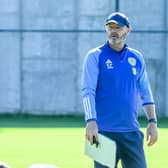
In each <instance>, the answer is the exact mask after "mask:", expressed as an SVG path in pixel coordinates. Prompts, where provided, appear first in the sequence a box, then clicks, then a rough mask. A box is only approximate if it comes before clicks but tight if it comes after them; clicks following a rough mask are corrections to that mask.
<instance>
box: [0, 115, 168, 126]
mask: <svg viewBox="0 0 168 168" xmlns="http://www.w3.org/2000/svg"><path fill="white" fill-rule="evenodd" d="M139 123H140V126H141V127H142V128H145V127H146V126H147V119H146V118H145V117H140V118H139ZM0 127H1V128H6V127H9V128H12V127H13V128H16V127H19V128H50V127H51V128H84V127H85V121H84V116H83V115H80V116H74V115H68V116H67V115H60V116H45V115H29V114H15V115H13V114H12V115H11V114H5V115H0ZM158 127H159V128H168V118H160V119H158Z"/></svg>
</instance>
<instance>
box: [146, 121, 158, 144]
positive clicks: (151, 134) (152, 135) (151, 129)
mask: <svg viewBox="0 0 168 168" xmlns="http://www.w3.org/2000/svg"><path fill="white" fill-rule="evenodd" d="M157 139H158V129H157V124H156V123H152V122H151V123H149V124H148V126H147V131H146V141H147V145H148V146H152V145H153V144H154V143H155V142H156V141H157Z"/></svg>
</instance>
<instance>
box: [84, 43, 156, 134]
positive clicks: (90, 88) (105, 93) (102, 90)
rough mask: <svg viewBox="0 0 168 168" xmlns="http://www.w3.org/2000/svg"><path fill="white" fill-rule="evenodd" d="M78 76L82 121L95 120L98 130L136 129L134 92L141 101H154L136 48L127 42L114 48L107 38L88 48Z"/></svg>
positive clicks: (126, 130)
mask: <svg viewBox="0 0 168 168" xmlns="http://www.w3.org/2000/svg"><path fill="white" fill-rule="evenodd" d="M82 76H83V77H82V78H83V79H82V94H83V105H84V110H85V120H86V122H88V121H90V120H96V121H97V124H98V128H99V131H112V132H130V131H136V130H138V129H139V124H138V121H137V117H138V111H137V102H138V95H140V98H141V100H142V105H146V104H153V103H154V100H153V96H152V92H151V88H150V84H149V81H148V77H147V73H146V70H145V63H144V60H143V57H142V55H141V53H140V52H138V51H137V50H134V49H132V48H129V47H128V46H127V45H125V46H124V48H123V49H122V50H121V51H119V52H117V51H115V50H114V49H112V48H110V47H109V44H108V42H107V43H105V44H104V45H102V46H99V47H97V48H95V49H92V50H91V51H89V52H88V54H87V56H86V57H85V61H84V65H83V75H82Z"/></svg>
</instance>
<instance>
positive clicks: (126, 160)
mask: <svg viewBox="0 0 168 168" xmlns="http://www.w3.org/2000/svg"><path fill="white" fill-rule="evenodd" d="M100 133H101V134H103V135H105V136H107V137H109V138H110V139H112V140H114V141H115V142H116V144H117V154H116V167H115V168H117V164H118V161H119V160H121V164H122V167H123V168H146V167H147V166H146V160H145V154H144V149H143V139H144V135H143V133H142V132H141V131H135V132H120V133H114V132H100ZM94 168H108V167H107V166H103V165H101V164H99V163H98V162H96V161H94Z"/></svg>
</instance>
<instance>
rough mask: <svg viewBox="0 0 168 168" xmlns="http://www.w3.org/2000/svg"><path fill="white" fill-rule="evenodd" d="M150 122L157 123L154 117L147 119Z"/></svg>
mask: <svg viewBox="0 0 168 168" xmlns="http://www.w3.org/2000/svg"><path fill="white" fill-rule="evenodd" d="M151 122H153V123H157V120H156V118H150V119H149V120H148V123H151Z"/></svg>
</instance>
